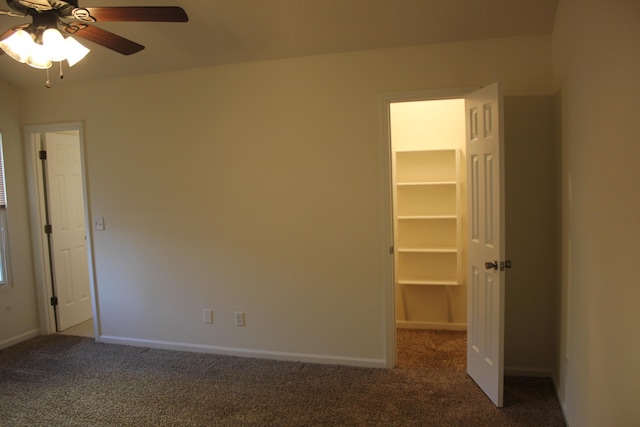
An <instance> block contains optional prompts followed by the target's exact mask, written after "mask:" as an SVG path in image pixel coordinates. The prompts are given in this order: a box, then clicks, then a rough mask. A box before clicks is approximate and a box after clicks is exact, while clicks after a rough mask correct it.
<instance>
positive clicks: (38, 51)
mask: <svg viewBox="0 0 640 427" xmlns="http://www.w3.org/2000/svg"><path fill="white" fill-rule="evenodd" d="M26 63H27V65H30V66H32V67H33V68H40V69H46V68H51V59H49V52H47V48H45V47H44V46H42V45H41V44H38V43H34V44H33V46H31V53H30V55H29V58H27V61H26Z"/></svg>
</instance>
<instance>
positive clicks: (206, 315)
mask: <svg viewBox="0 0 640 427" xmlns="http://www.w3.org/2000/svg"><path fill="white" fill-rule="evenodd" d="M202 317H203V319H202V320H203V321H204V323H213V310H210V309H204V310H202Z"/></svg>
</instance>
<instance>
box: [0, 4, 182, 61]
mask: <svg viewBox="0 0 640 427" xmlns="http://www.w3.org/2000/svg"><path fill="white" fill-rule="evenodd" d="M7 4H8V5H9V7H10V8H11V9H12V10H0V15H6V16H14V17H20V18H24V17H27V16H30V17H31V19H32V23H30V24H29V23H26V24H25V23H23V24H20V25H16V26H14V27H12V28H9V29H8V30H6V31H5V32H3V33H1V34H0V48H1V49H0V54H3V53H7V54H9V55H10V56H11V57H13V58H14V59H16V60H17V61H20V62H24V63H27V64H28V65H31V66H32V67H35V68H46V69H48V68H49V67H51V61H59V62H61V61H62V60H64V59H67V60H68V62H69V65H70V66H73V64H75V63H76V62H77V61H78V60H79V59H77V56H76V55H80V54H75V53H71V51H70V50H69V49H71V46H72V45H74V46H75V45H76V44H78V45H79V43H77V42H75V39H73V38H72V37H70V36H72V35H73V36H77V37H80V38H82V39H85V40H89V41H91V42H93V43H96V44H98V45H100V46H104V47H106V48H108V49H111V50H113V51H115V52H118V53H121V54H123V55H131V54H134V53H136V52H139V51H141V50H142V49H144V46H143V45H141V44H138V43H136V42H134V41H131V40H128V39H126V38H124V37H121V36H119V35H117V34H114V33H112V32H110V31H107V30H104V29H102V28H99V27H97V26H95V25H92V24H93V23H99V22H114V21H119V22H187V21H188V20H189V17H188V16H187V14H186V12H185V11H184V10H183V9H182V8H181V7H177V6H112V7H80V6H79V5H78V0H7ZM48 30H55V31H48ZM56 33H58V35H56ZM62 34H65V35H66V37H65V36H63V35H62ZM52 36H53V38H52ZM29 38H30V40H29ZM68 39H71V40H68ZM16 40H18V41H17V42H16V43H18V44H20V43H22V42H26V43H27V44H28V45H29V52H28V53H27V52H26V51H25V52H24V53H23V52H20V51H16V50H15V49H14V45H13V44H12V43H11V42H13V41H16ZM63 41H64V42H65V43H64V46H63V43H62V42H63ZM80 46H81V45H80ZM43 47H46V48H47V49H48V50H56V49H58V50H65V49H67V50H66V51H67V52H69V53H68V54H67V53H58V54H56V55H57V56H54V54H50V55H49V57H48V58H44V59H42V60H41V58H39V55H41V54H42V52H41V51H42V50H43V49H42V48H43ZM82 49H84V51H82ZM82 49H80V51H81V52H82V56H81V57H80V59H81V58H82V57H84V55H86V53H88V51H89V50H88V49H87V48H85V47H83V46H82ZM60 58H61V59H60Z"/></svg>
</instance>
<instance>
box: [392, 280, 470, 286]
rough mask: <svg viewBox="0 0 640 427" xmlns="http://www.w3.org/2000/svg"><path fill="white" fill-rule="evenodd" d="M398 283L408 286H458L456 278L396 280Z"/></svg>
mask: <svg viewBox="0 0 640 427" xmlns="http://www.w3.org/2000/svg"><path fill="white" fill-rule="evenodd" d="M398 285H410V286H458V285H460V283H458V281H456V280H398Z"/></svg>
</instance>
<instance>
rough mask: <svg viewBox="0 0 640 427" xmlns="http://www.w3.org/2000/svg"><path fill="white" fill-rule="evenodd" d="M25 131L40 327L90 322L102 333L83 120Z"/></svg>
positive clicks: (64, 328) (66, 328)
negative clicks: (95, 290)
mask: <svg viewBox="0 0 640 427" xmlns="http://www.w3.org/2000/svg"><path fill="white" fill-rule="evenodd" d="M25 135H26V148H27V150H26V152H27V159H28V176H29V191H30V193H31V194H30V196H31V197H30V200H31V205H32V206H31V224H32V231H33V232H32V236H33V253H34V260H35V267H36V271H35V273H36V281H37V287H38V301H39V310H40V312H41V316H40V318H41V325H40V329H41V332H42V333H44V334H51V333H56V332H62V331H69V330H73V329H72V328H73V327H76V326H77V325H85V326H86V325H87V323H88V324H90V325H92V327H91V329H92V330H93V335H94V336H98V334H97V333H96V331H97V319H96V316H95V313H96V304H95V295H94V286H93V263H92V253H91V244H90V242H91V241H92V239H91V235H90V233H89V231H90V227H89V221H88V218H89V214H88V203H87V193H86V174H85V168H84V144H83V134H82V124H81V123H78V122H74V123H65V124H56V125H42V126H29V127H27V129H26V132H25Z"/></svg>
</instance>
